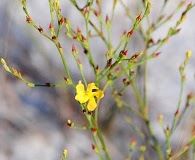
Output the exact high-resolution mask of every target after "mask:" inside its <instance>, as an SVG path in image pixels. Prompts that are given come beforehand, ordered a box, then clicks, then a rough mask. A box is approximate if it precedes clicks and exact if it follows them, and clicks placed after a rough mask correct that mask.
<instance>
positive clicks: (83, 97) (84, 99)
mask: <svg viewBox="0 0 195 160" xmlns="http://www.w3.org/2000/svg"><path fill="white" fill-rule="evenodd" d="M75 99H76V100H77V101H79V102H80V103H86V102H87V101H88V100H89V97H88V96H87V95H86V94H85V93H84V94H77V95H76V96H75Z"/></svg>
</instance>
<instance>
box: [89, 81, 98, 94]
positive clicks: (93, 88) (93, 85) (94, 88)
mask: <svg viewBox="0 0 195 160" xmlns="http://www.w3.org/2000/svg"><path fill="white" fill-rule="evenodd" d="M93 90H98V88H97V87H96V86H95V83H90V84H88V86H87V92H88V93H91V92H93Z"/></svg>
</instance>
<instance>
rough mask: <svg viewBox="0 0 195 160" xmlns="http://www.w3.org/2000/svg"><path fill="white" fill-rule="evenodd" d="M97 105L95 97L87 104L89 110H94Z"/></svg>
mask: <svg viewBox="0 0 195 160" xmlns="http://www.w3.org/2000/svg"><path fill="white" fill-rule="evenodd" d="M96 107H97V103H96V101H95V99H94V98H93V97H92V98H90V99H89V102H88V104H87V109H88V110H89V111H94V110H95V109H96Z"/></svg>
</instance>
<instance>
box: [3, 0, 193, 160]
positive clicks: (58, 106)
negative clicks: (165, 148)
mask: <svg viewBox="0 0 195 160" xmlns="http://www.w3.org/2000/svg"><path fill="white" fill-rule="evenodd" d="M84 2H85V1H84ZM84 2H83V1H79V4H80V6H82V5H83V4H85V3H84ZM123 2H124V4H126V6H127V7H128V8H129V9H130V10H131V11H132V15H133V16H136V15H138V14H139V13H140V11H142V8H141V7H140V1H136V2H132V1H128V0H123ZM162 2H163V0H159V1H158V2H156V1H155V0H152V1H151V4H152V10H151V15H150V18H151V21H152V22H154V23H155V20H156V19H157V17H158V14H159V8H160V7H162V4H163V3H162ZM186 2H187V3H188V2H190V1H186ZM191 2H195V1H191ZM111 3H112V1H105V2H103V9H102V10H103V13H104V14H105V15H106V14H108V15H109V14H110V13H111V9H112V8H111V7H110V6H111ZM178 3H179V1H178V0H172V1H170V2H168V4H167V6H166V8H165V11H164V14H165V15H169V14H170V13H172V11H173V9H174V8H175V7H176V6H177V4H178ZM27 7H28V9H29V13H30V15H31V16H32V18H33V20H34V21H35V23H36V24H38V25H40V26H41V27H42V28H44V30H47V29H48V26H49V23H50V16H49V9H48V7H49V5H48V1H47V0H42V1H39V0H33V1H30V0H28V1H27ZM61 9H62V15H63V16H65V17H67V18H68V19H69V20H70V22H71V24H72V26H73V28H75V29H76V28H77V27H79V28H80V29H81V30H83V31H84V20H83V18H82V16H81V15H80V13H79V12H78V11H77V10H76V9H75V7H73V6H72V5H71V3H70V2H69V1H62V2H61ZM184 9H185V8H182V9H181V10H180V11H179V12H178V13H176V14H175V15H174V16H173V18H172V19H171V21H170V22H168V23H167V24H166V25H165V26H164V27H162V28H160V29H159V30H157V31H156V32H155V34H154V35H153V37H154V39H155V40H157V39H160V38H162V37H164V36H165V34H166V33H167V31H168V29H169V27H170V26H173V25H174V24H175V22H176V21H177V20H178V19H179V18H180V15H181V13H182V11H183V10H184ZM194 15H195V9H194V8H193V9H192V10H191V11H190V12H189V13H188V14H187V18H186V20H185V22H184V23H183V24H182V25H181V26H180V28H181V31H180V34H178V35H176V36H174V37H172V38H171V39H170V40H169V42H168V43H167V44H166V45H164V46H163V47H162V48H161V49H160V50H159V51H160V52H161V54H160V56H159V57H158V58H156V59H155V60H152V61H150V62H149V64H148V66H149V76H148V93H149V95H148V98H149V106H150V117H151V119H152V125H153V128H154V130H155V134H156V135H158V138H159V141H160V142H161V141H162V142H163V140H164V138H165V137H164V136H163V131H162V129H161V128H160V127H159V125H158V123H157V116H158V114H163V115H164V120H165V124H166V125H170V124H171V122H172V118H173V115H174V112H175V110H176V105H177V102H178V97H179V89H180V75H179V69H178V68H179V66H180V65H181V64H182V62H183V60H184V59H185V53H186V51H187V50H191V51H192V53H193V55H192V58H191V59H190V61H189V65H188V67H187V70H186V78H187V80H186V85H185V89H184V97H183V98H184V101H183V104H185V100H186V96H185V95H187V94H188V93H189V92H195V78H194V77H195V56H194V53H195V21H194V18H195V16H194ZM130 24H131V23H130V21H129V19H128V18H126V15H125V11H124V9H123V8H122V6H121V5H120V4H118V5H117V7H116V13H115V18H114V21H113V28H112V37H113V38H112V40H113V44H114V45H117V43H118V42H119V38H120V36H121V34H122V33H123V31H124V30H126V31H128V29H129V25H130ZM146 27H147V26H146ZM63 32H64V33H65V30H63ZM61 42H62V45H63V48H64V51H65V58H66V59H68V61H67V63H68V66H70V72H71V74H72V76H73V77H74V80H75V82H77V81H78V80H80V79H81V78H80V74H79V72H78V69H77V67H75V66H76V63H75V62H74V60H73V57H72V56H71V47H72V44H74V45H75V46H76V48H77V49H78V50H79V54H80V58H81V61H82V63H83V64H85V65H84V70H85V75H86V76H87V80H88V82H91V81H93V78H94V77H93V74H92V73H93V72H92V69H91V68H90V65H89V64H88V63H86V62H87V61H86V58H85V54H84V53H83V50H82V49H81V46H80V45H79V44H77V43H76V42H73V41H72V40H70V39H68V38H66V36H65V34H62V36H61ZM91 45H92V52H93V53H94V55H93V56H94V59H95V60H96V62H97V64H99V65H100V66H105V64H106V61H103V60H102V59H104V60H105V58H104V57H105V54H106V51H107V50H106V46H105V45H104V44H103V42H102V41H101V40H100V39H98V38H94V39H93V40H92V41H91ZM143 47H144V44H143V41H142V40H141V38H140V37H139V35H138V34H135V36H134V37H133V39H132V41H131V44H130V45H129V52H128V53H129V54H130V55H133V54H134V53H136V52H139V51H141V50H142V49H143ZM0 57H3V58H4V59H5V60H6V61H7V63H8V65H10V66H13V67H15V68H17V69H18V70H19V71H21V73H22V74H23V75H24V76H25V78H27V79H29V80H30V81H32V82H34V83H39V84H41V83H42V84H44V83H45V82H51V83H60V82H63V78H64V76H65V75H64V71H63V66H62V63H61V59H60V56H59V54H58V52H57V50H56V48H55V46H54V45H53V44H52V43H51V42H50V41H49V40H47V39H45V38H44V37H43V36H41V35H40V34H39V32H37V31H36V30H35V29H34V28H32V27H31V26H30V25H29V24H27V23H26V17H25V14H24V13H23V10H22V5H21V4H20V3H19V1H12V2H10V1H7V0H1V2H0ZM102 57H103V58H102ZM74 95H75V92H74V91H73V90H72V88H69V87H62V88H44V87H36V88H29V87H28V86H26V85H25V84H24V83H23V82H22V81H20V80H18V79H16V78H15V77H13V76H12V75H10V74H8V73H6V72H5V71H4V69H3V67H2V66H0V159H1V160H42V159H47V160H54V159H55V160H57V159H60V156H61V153H62V151H63V150H64V149H67V150H68V159H69V160H75V159H83V160H84V159H85V160H92V159H93V160H96V159H98V157H97V156H96V155H95V153H94V152H93V150H92V149H91V144H92V143H93V141H92V137H91V136H90V134H89V133H88V131H78V130H72V129H70V128H68V127H67V125H66V121H67V119H69V118H70V119H72V120H73V121H74V122H75V124H78V125H84V124H86V121H85V119H84V116H83V115H82V111H81V110H80V108H79V107H78V103H77V102H76V101H75V100H74ZM131 96H132V95H131V92H130V93H129V94H127V95H126V97H127V99H129V100H130V101H131V103H132V104H133V103H135V99H133V96H132V97H131ZM112 102H113V100H112V97H109V96H105V98H104V99H103V100H102V106H104V107H107V108H108V109H109V108H110V106H109V105H110V104H111V103H112ZM193 107H194V106H192V108H191V109H190V110H189V111H188V112H187V113H186V115H185V116H186V118H185V119H184V121H183V123H182V125H181V127H180V128H179V129H177V131H176V132H175V136H174V137H173V145H175V146H176V148H177V147H179V146H180V145H182V144H184V143H185V142H186V140H187V138H188V137H189V135H190V130H191V127H192V126H193V123H194V122H193V121H194V116H195V114H194V109H193ZM108 109H107V110H106V111H105V109H100V113H101V114H100V125H101V126H102V127H104V129H105V131H104V135H105V139H106V142H107V143H108V147H109V150H110V152H111V153H112V154H111V155H112V157H113V160H118V159H124V158H125V157H126V156H127V154H128V146H129V143H126V142H127V141H129V142H130V140H131V138H133V137H136V133H134V132H133V131H132V129H131V128H130V127H129V126H127V124H125V123H124V122H125V121H124V119H123V118H121V115H120V113H119V114H116V115H114V116H113V117H112V119H111V121H110V122H109V123H108V124H107V125H105V126H104V125H103V124H105V122H107V117H106V116H107V114H108V113H110V112H111V111H109V110H108ZM132 117H133V115H132ZM135 124H136V125H138V126H140V127H141V126H142V123H141V122H139V121H135ZM143 133H144V132H143ZM174 138H175V139H174ZM178 139H179V141H178ZM140 144H142V142H140ZM151 153H152V151H151Z"/></svg>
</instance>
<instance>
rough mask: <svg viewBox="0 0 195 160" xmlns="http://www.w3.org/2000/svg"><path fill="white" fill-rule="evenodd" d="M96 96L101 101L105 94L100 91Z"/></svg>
mask: <svg viewBox="0 0 195 160" xmlns="http://www.w3.org/2000/svg"><path fill="white" fill-rule="evenodd" d="M94 96H96V98H97V99H101V98H103V97H104V92H103V91H101V90H98V91H97V92H95V93H94Z"/></svg>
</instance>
